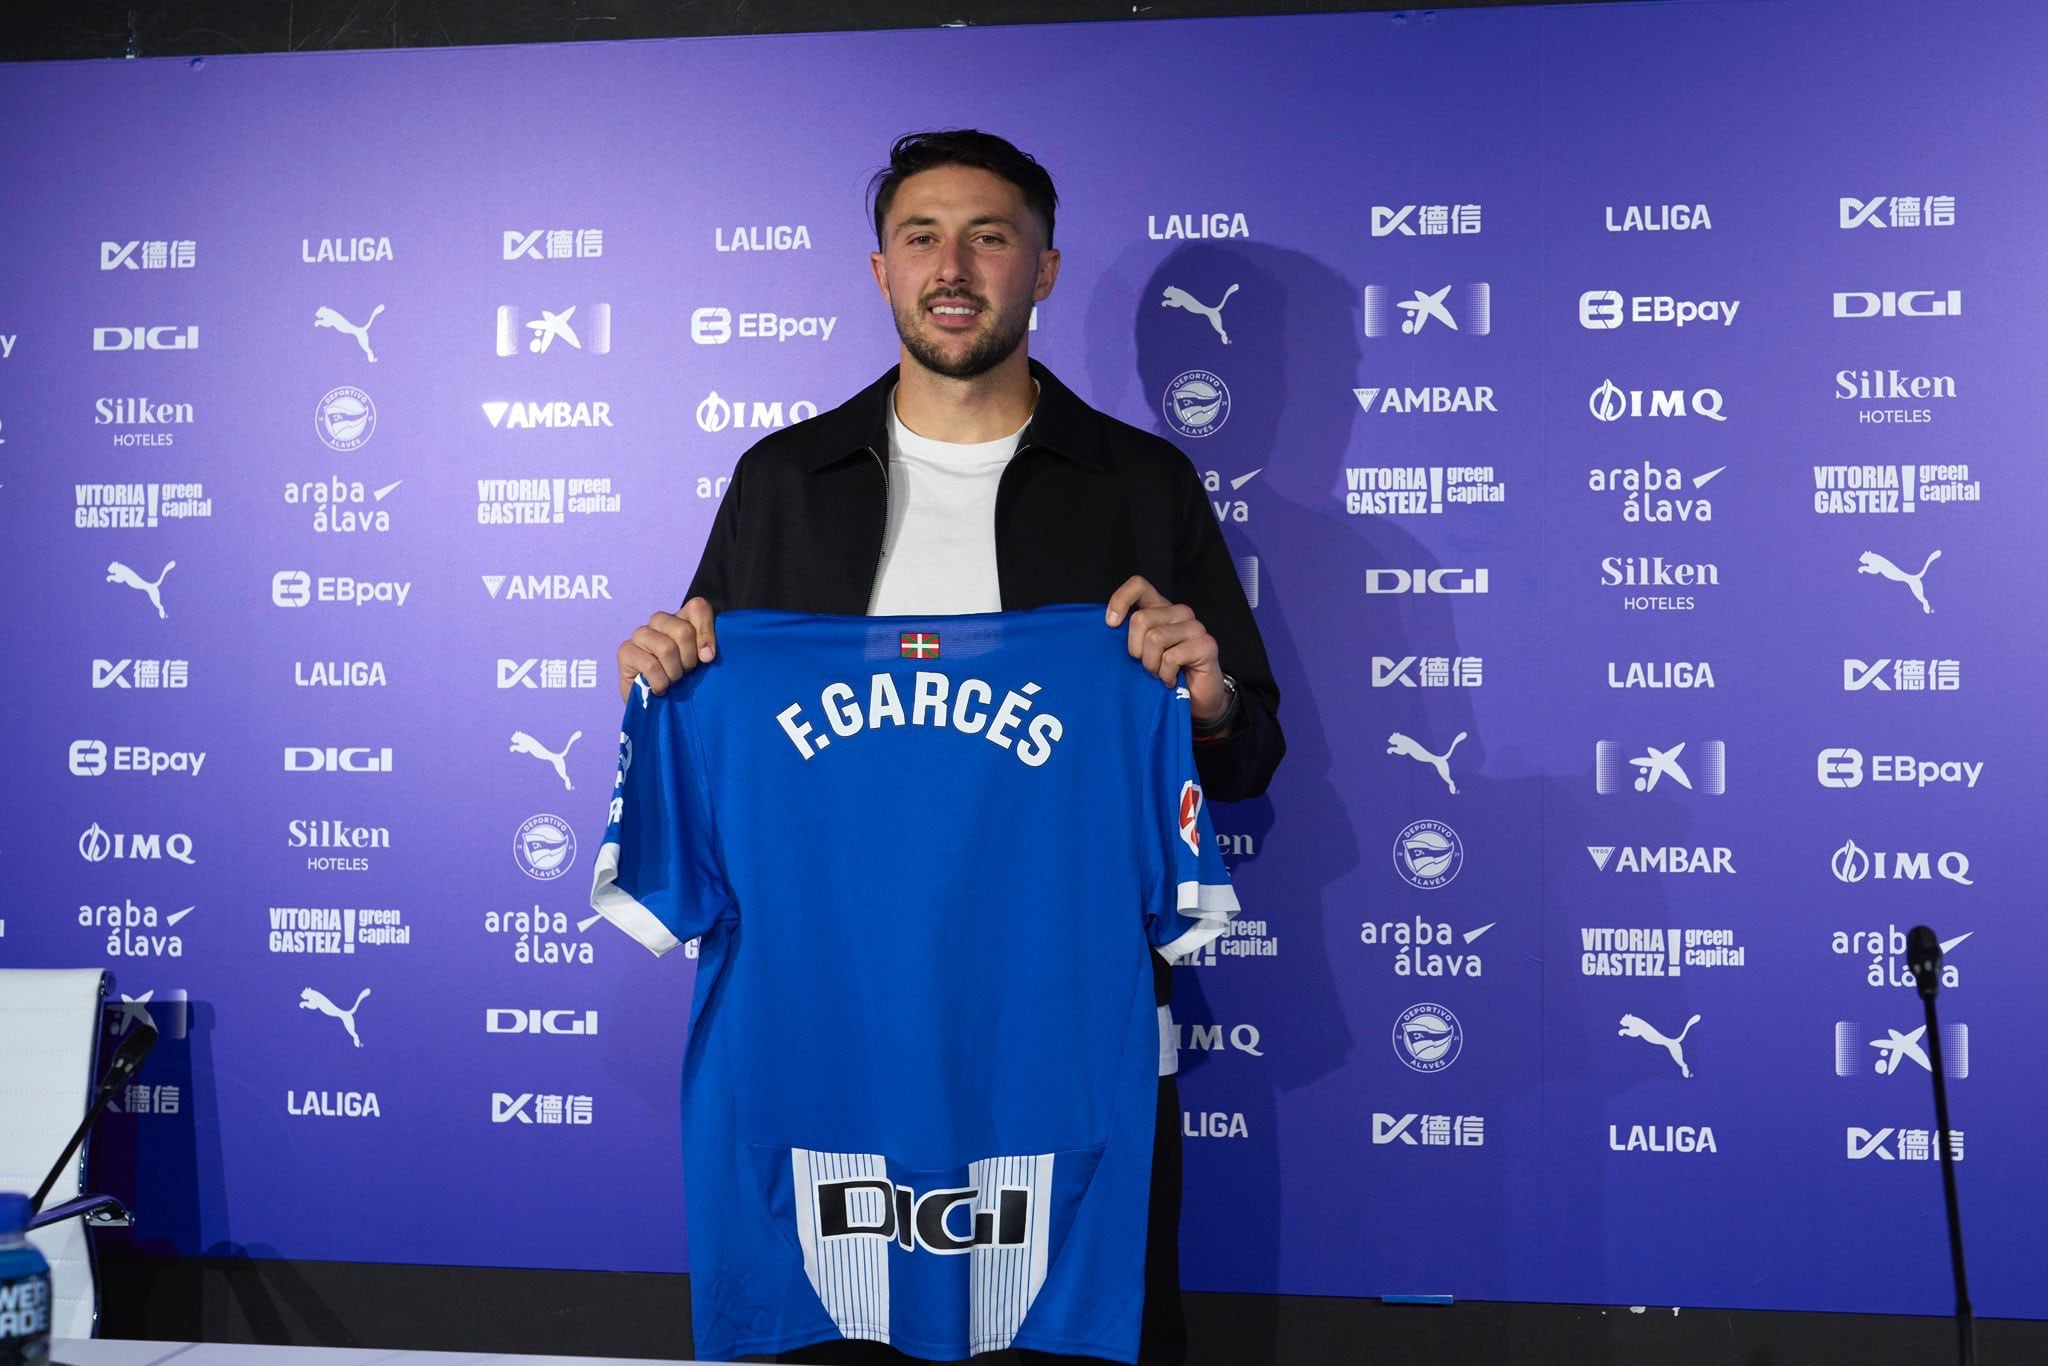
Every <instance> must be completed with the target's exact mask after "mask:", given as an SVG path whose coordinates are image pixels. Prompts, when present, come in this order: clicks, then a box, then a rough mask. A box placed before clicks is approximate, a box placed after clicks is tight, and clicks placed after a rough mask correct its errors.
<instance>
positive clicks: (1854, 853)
mask: <svg viewBox="0 0 2048 1366" xmlns="http://www.w3.org/2000/svg"><path fill="white" fill-rule="evenodd" d="M1828 866H1829V867H1830V868H1832V869H1833V870H1834V874H1835V877H1836V878H1837V879H1838V880H1840V881H1842V882H1861V881H1863V880H1864V879H1865V878H1872V879H1874V880H1876V881H1878V882H1926V881H1928V880H1930V879H1932V878H1933V877H1935V876H1936V875H1937V874H1938V875H1940V876H1941V877H1944V878H1947V879H1948V880H1949V881H1950V882H1953V883H1955V884H1956V885H1957V886H1959V887H1974V886H1975V885H1976V884H1975V883H1974V882H1972V881H1971V880H1970V856H1969V855H1968V854H1964V853H1959V852H1957V851H1956V850H1954V849H1950V850H1948V851H1947V852H1946V853H1942V854H1928V853H1927V852H1925V851H1924V850H1923V851H1920V852H1918V853H1912V852H1900V851H1896V850H1894V851H1892V852H1889V853H1888V852H1886V851H1885V850H1882V849H1875V850H1867V849H1865V848H1863V846H1862V845H1860V844H1858V843H1856V841H1855V840H1853V839H1852V840H1844V841H1843V842H1842V847H1841V848H1839V849H1837V850H1835V854H1834V857H1833V858H1832V859H1830V860H1829V865H1828Z"/></svg>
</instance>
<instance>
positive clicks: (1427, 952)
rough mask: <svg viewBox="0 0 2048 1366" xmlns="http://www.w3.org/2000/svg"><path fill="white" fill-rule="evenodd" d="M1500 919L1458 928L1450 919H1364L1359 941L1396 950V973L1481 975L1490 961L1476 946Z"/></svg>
mask: <svg viewBox="0 0 2048 1366" xmlns="http://www.w3.org/2000/svg"><path fill="white" fill-rule="evenodd" d="M1498 923H1499V922H1498V921H1494V920H1489V921H1487V922H1486V923H1485V924H1483V925H1475V926H1473V927H1472V928H1471V929H1469V930H1458V929H1455V928H1453V927H1452V925H1451V923H1450V922H1449V921H1448V920H1435V921H1432V920H1425V919H1423V918H1422V917H1421V916H1419V915H1418V916H1416V917H1415V918H1414V920H1413V922H1412V923H1411V922H1410V921H1407V920H1382V921H1372V920H1367V921H1362V922H1361V923H1360V924H1359V927H1358V942H1359V943H1361V944H1364V945H1365V946H1367V947H1368V948H1391V949H1393V950H1394V963H1393V967H1394V975H1395V976H1396V977H1480V976H1483V975H1485V972H1486V964H1485V962H1484V960H1482V959H1481V957H1480V955H1479V951H1478V949H1476V948H1474V947H1473V946H1474V945H1475V944H1477V943H1478V941H1479V940H1480V939H1482V938H1483V937H1485V935H1486V932H1487V931H1488V930H1490V929H1492V928H1493V927H1494V926H1495V925H1496V924H1498Z"/></svg>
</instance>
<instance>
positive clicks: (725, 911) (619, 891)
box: [590, 687, 738, 954]
mask: <svg viewBox="0 0 2048 1366" xmlns="http://www.w3.org/2000/svg"><path fill="white" fill-rule="evenodd" d="M688 706H689V704H688V703H687V702H685V701H683V700H682V699H681V698H679V697H677V696H676V694H675V692H673V691H671V692H670V693H668V694H665V695H663V696H659V697H657V696H654V695H653V694H651V693H649V692H648V691H647V690H646V689H645V688H644V687H641V688H636V689H635V690H634V693H633V696H632V697H631V698H630V699H628V700H627V702H626V717H625V720H624V721H623V722H621V723H620V728H619V773H618V778H617V780H616V781H615V782H614V783H613V785H612V804H611V818H610V823H609V824H608V825H607V826H606V827H605V832H604V846H603V848H601V849H600V850H598V855H597V872H596V875H595V877H594V878H593V880H592V883H591V888H590V908H591V909H592V910H594V911H596V912H598V913H599V914H601V915H603V916H604V918H605V919H607V920H609V921H611V922H612V923H613V924H614V925H617V926H618V927H619V928H620V929H622V930H624V931H625V932H626V933H627V934H630V935H632V936H633V937H634V938H635V939H637V940H639V941H640V942H641V943H642V944H644V945H646V946H647V947H648V948H649V949H651V950H653V951H654V952H655V953H658V954H660V953H667V952H668V951H669V950H670V949H673V948H675V947H676V946H677V945H678V944H680V943H682V942H683V941H684V940H686V939H694V938H696V937H697V936H698V935H701V934H703V933H704V932H705V931H706V930H708V929H710V928H711V926H712V925H713V924H715V923H716V922H717V921H718V920H719V919H720V918H721V917H724V916H727V915H736V914H737V913H738V910H737V907H736V906H735V904H734V902H733V898H732V893H731V889H730V888H729V886H728V885H727V883H726V879H725V872H724V869H723V867H722V865H721V863H720V860H719V857H718V839H717V829H716V827H715V826H714V825H713V822H712V812H711V803H710V799H709V796H708V793H707V788H706V785H705V782H704V773H703V756H702V755H701V754H700V753H699V752H697V748H696V739H695V735H694V728H693V727H692V725H691V724H690V717H689V715H688V713H687V708H688Z"/></svg>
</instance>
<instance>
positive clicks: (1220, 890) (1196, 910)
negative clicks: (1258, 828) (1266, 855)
mask: <svg viewBox="0 0 2048 1366" xmlns="http://www.w3.org/2000/svg"><path fill="white" fill-rule="evenodd" d="M1163 710H1164V713H1165V716H1164V719H1163V721H1162V724H1161V731H1160V734H1159V735H1158V736H1157V737H1156V738H1155V742H1154V744H1153V747H1152V748H1153V753H1154V755H1155V756H1157V757H1156V759H1155V762H1154V764H1153V766H1152V767H1153V773H1152V775H1151V780H1152V783H1153V788H1154V791H1155V793H1156V796H1157V800H1156V802H1155V808H1156V809H1155V811H1154V812H1153V815H1152V824H1153V826H1154V828H1155V830H1156V831H1157V833H1158V836H1159V837H1161V838H1163V839H1164V841H1165V866H1166V868H1167V869H1168V870H1170V871H1169V875H1168V877H1167V879H1166V884H1167V885H1166V887H1165V888H1164V889H1163V895H1161V896H1159V897H1157V898H1155V900H1154V903H1153V906H1152V908H1151V909H1150V910H1149V911H1148V913H1147V918H1146V927H1145V928H1146V935H1147V937H1148V938H1149V939H1150V940H1151V942H1152V945H1153V947H1154V948H1156V949H1158V950H1159V953H1160V956H1161V957H1163V958H1165V959H1166V961H1167V962H1169V963H1174V962H1179V961H1180V960H1181V959H1183V958H1185V957H1187V956H1188V955H1189V954H1192V953H1193V952H1194V951H1195V950H1196V949H1199V948H1201V947H1202V946H1203V945H1204V944H1207V943H1208V942H1209V941H1210V940H1212V939H1214V938H1216V937H1217V936H1218V935H1220V934H1222V933H1223V927H1224V926H1225V925H1227V924H1229V923H1230V919H1231V917H1232V916H1234V915H1236V914H1237V910H1238V906H1237V892H1236V891H1235V889H1233V888H1232V887H1231V885H1230V871H1229V869H1227V868H1225V867H1224V866H1223V854H1222V851H1221V850H1220V849H1219V848H1218V847H1217V844H1216V832H1215V831H1214V830H1212V829H1211V828H1210V826H1209V803H1208V801H1207V799H1206V798H1205V797H1204V796H1203V795H1202V780H1201V778H1200V776H1199V775H1197V774H1196V772H1195V754H1194V739H1193V732H1192V729H1191V720H1190V717H1189V712H1188V695H1187V690H1186V689H1185V688H1177V689H1175V690H1174V696H1173V697H1172V699H1171V702H1170V705H1168V706H1167V707H1166V708H1164V709H1163Z"/></svg>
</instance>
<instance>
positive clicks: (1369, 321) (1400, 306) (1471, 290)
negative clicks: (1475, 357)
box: [1365, 280, 1493, 337]
mask: <svg viewBox="0 0 2048 1366" xmlns="http://www.w3.org/2000/svg"><path fill="white" fill-rule="evenodd" d="M1396 313H1399V314H1401V315H1402V316H1401V318H1400V319H1399V321H1398V323H1397V322H1396V319H1395V316H1394V315H1395V314H1396ZM1432 330H1436V331H1443V332H1462V333H1463V334H1464V335H1466V336H1468V337H1484V336H1486V335H1487V334H1488V333H1490V332H1492V331H1493V286H1492V285H1490V284H1488V283H1486V282H1485V281H1484V280H1480V281H1476V282H1474V283H1472V284H1465V285H1460V284H1448V285H1444V286H1443V287H1442V288H1439V289H1415V290H1410V291H1409V293H1408V297H1407V298H1402V297H1401V292H1400V289H1399V287H1397V286H1394V285H1367V286H1366V287H1365V335H1366V336H1368V337H1391V336H1394V335H1396V334H1397V333H1398V334H1399V335H1401V336H1404V337H1414V336H1420V335H1421V334H1422V333H1423V332H1425V331H1432Z"/></svg>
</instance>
